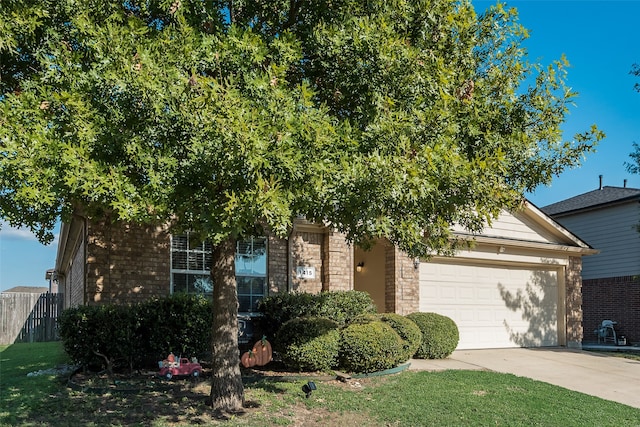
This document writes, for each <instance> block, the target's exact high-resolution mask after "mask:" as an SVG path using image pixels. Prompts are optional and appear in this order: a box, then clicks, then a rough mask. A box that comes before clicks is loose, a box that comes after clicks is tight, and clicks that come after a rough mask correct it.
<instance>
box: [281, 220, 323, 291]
mask: <svg viewBox="0 0 640 427" xmlns="http://www.w3.org/2000/svg"><path fill="white" fill-rule="evenodd" d="M289 243H290V250H291V266H290V270H289V275H290V277H291V290H292V291H298V292H310V293H318V292H320V291H321V290H322V289H323V286H322V280H323V263H322V261H323V259H322V248H323V243H324V235H323V233H321V232H312V231H295V232H294V233H293V235H292V236H291V241H290V242H289ZM297 267H313V268H315V271H316V278H315V279H298V278H297V277H296V268H297Z"/></svg>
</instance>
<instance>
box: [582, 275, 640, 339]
mask: <svg viewBox="0 0 640 427" xmlns="http://www.w3.org/2000/svg"><path fill="white" fill-rule="evenodd" d="M582 310H583V325H584V330H585V334H584V335H585V336H584V342H597V340H598V338H597V335H596V334H595V333H594V332H593V331H594V330H595V329H596V328H597V327H598V326H599V325H600V324H601V323H602V321H603V320H613V321H614V322H618V323H617V325H616V326H615V327H616V332H617V333H618V335H624V336H625V337H626V338H627V343H630V342H631V343H640V277H638V276H620V277H608V278H602V279H590V280H583V282H582Z"/></svg>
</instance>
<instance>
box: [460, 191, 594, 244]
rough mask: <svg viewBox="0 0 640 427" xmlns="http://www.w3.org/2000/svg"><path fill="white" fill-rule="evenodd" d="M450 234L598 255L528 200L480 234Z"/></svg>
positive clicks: (497, 219)
mask: <svg viewBox="0 0 640 427" xmlns="http://www.w3.org/2000/svg"><path fill="white" fill-rule="evenodd" d="M453 231H454V233H455V234H456V235H457V236H459V237H462V238H472V239H473V240H474V241H476V242H478V243H492V244H497V245H501V246H514V247H521V248H528V249H539V250H549V251H556V252H557V251H561V252H565V253H566V252H572V253H580V254H583V255H591V254H595V253H598V252H599V251H598V250H596V249H594V248H592V247H591V246H590V245H589V244H588V243H586V242H585V241H583V240H582V239H580V238H579V237H578V236H576V235H575V234H573V233H572V232H571V231H569V230H568V229H566V228H565V227H563V226H562V225H561V224H559V223H558V222H557V221H555V220H554V219H552V218H551V217H550V216H548V215H547V214H545V213H544V212H543V211H542V210H540V209H539V208H538V207H537V206H535V205H534V204H533V203H531V202H529V201H528V200H525V201H524V203H523V205H522V209H519V210H516V211H514V212H507V211H503V213H502V214H501V215H500V216H499V217H498V218H496V219H495V220H494V221H493V223H492V225H491V226H489V227H486V228H485V229H484V230H483V231H482V233H480V234H469V233H468V232H465V231H464V230H463V229H462V228H461V227H454V229H453Z"/></svg>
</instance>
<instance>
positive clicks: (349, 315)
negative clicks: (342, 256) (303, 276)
mask: <svg viewBox="0 0 640 427" xmlns="http://www.w3.org/2000/svg"><path fill="white" fill-rule="evenodd" d="M258 310H259V311H260V312H261V313H262V314H263V316H262V317H261V318H258V319H256V320H257V323H258V324H257V326H258V328H260V330H261V331H263V333H264V334H265V335H267V336H275V335H276V333H277V331H278V329H279V328H280V326H282V325H283V324H284V323H285V322H287V321H289V320H291V319H295V318H297V317H325V318H328V319H331V320H334V321H336V322H337V323H338V325H339V326H340V327H342V326H344V325H345V324H347V323H349V322H350V321H351V320H352V319H353V318H355V317H356V316H358V315H360V314H362V313H375V312H376V307H375V305H374V303H373V300H372V299H371V296H370V295H369V294H368V293H367V292H361V291H338V292H321V293H319V294H310V293H306V292H290V293H281V294H277V295H273V296H269V297H266V298H264V299H263V300H262V301H260V302H259V303H258Z"/></svg>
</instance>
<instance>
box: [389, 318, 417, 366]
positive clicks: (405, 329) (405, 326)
mask: <svg viewBox="0 0 640 427" xmlns="http://www.w3.org/2000/svg"><path fill="white" fill-rule="evenodd" d="M379 317H380V320H382V321H383V322H384V323H386V324H387V325H389V326H391V328H392V329H393V330H394V331H396V333H397V334H398V335H399V336H400V338H401V339H402V342H403V344H402V359H403V360H401V362H404V361H407V360H409V359H411V358H412V357H413V355H414V354H415V353H416V351H417V350H418V347H420V344H421V343H422V331H420V328H419V327H418V325H416V324H415V322H413V321H412V320H411V319H408V318H406V317H405V316H402V315H401V314H396V313H382V314H380V315H379Z"/></svg>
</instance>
